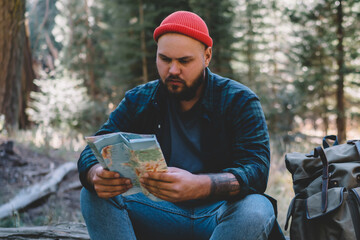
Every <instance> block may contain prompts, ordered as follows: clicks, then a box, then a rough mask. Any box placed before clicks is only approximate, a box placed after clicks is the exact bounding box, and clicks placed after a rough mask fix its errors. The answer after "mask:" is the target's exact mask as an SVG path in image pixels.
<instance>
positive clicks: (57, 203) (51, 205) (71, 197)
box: [0, 138, 83, 227]
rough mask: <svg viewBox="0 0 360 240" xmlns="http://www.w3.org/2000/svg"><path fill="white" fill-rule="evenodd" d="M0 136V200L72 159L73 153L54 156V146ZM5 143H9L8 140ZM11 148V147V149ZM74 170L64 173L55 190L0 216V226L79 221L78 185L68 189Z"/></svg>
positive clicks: (80, 218)
mask: <svg viewBox="0 0 360 240" xmlns="http://www.w3.org/2000/svg"><path fill="white" fill-rule="evenodd" d="M6 142H7V141H5V140H4V139H1V138H0V172H1V174H0V186H1V188H0V204H4V203H6V202H7V201H9V200H10V199H11V198H12V197H14V196H15V195H16V194H17V193H18V192H19V191H20V190H21V189H23V188H26V187H28V186H31V185H33V184H35V183H38V182H40V181H41V180H42V179H43V178H44V177H45V176H46V175H47V174H48V173H50V172H51V171H52V170H54V169H56V168H57V167H58V166H60V165H61V164H63V163H65V162H66V161H76V159H77V156H76V155H77V154H74V153H68V154H65V155H64V154H63V153H62V154H61V155H62V156H58V155H59V154H57V153H56V151H55V150H48V151H45V152H47V153H46V154H44V153H43V150H39V149H35V148H31V147H29V146H24V145H21V144H19V143H16V142H15V143H14V146H13V147H9V145H6ZM8 144H9V143H8ZM11 149H12V151H11ZM78 181H79V180H78V174H77V172H76V171H72V172H70V173H68V174H67V175H66V176H65V177H64V179H63V180H62V182H61V183H60V184H59V186H58V189H57V191H56V194H51V195H49V196H47V197H45V198H42V199H40V200H38V201H36V202H34V203H32V204H31V205H29V206H27V207H26V208H25V209H22V210H20V211H19V212H15V213H14V215H13V216H12V217H7V218H4V219H1V220H0V227H15V226H16V227H18V226H40V225H53V224H57V223H62V222H83V219H82V216H81V212H80V188H79V187H77V188H75V189H70V190H69V189H68V187H69V186H70V185H73V184H75V185H76V182H78Z"/></svg>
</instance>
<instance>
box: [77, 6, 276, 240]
mask: <svg viewBox="0 0 360 240" xmlns="http://www.w3.org/2000/svg"><path fill="white" fill-rule="evenodd" d="M154 39H155V41H156V42H157V44H158V48H157V56H156V65H157V69H158V72H159V75H160V79H159V80H156V81H152V82H149V83H147V84H144V85H141V86H138V87H136V88H134V89H132V90H130V91H128V92H127V93H126V95H125V98H124V99H123V100H122V101H121V103H120V104H119V106H118V107H117V109H116V110H115V111H114V112H112V113H111V115H110V117H109V120H108V121H107V122H106V123H105V124H104V125H103V126H102V128H101V129H100V130H99V131H98V132H97V135H101V134H105V133H111V132H118V131H125V132H135V133H151V134H156V136H157V139H158V141H159V143H160V146H161V148H162V151H163V153H164V156H165V159H166V161H167V164H168V166H169V168H168V172H166V173H155V172H154V173H151V172H150V173H148V174H145V175H144V176H143V177H142V178H141V180H140V181H141V183H142V185H143V186H144V187H145V188H146V189H147V190H148V191H149V192H150V193H152V194H153V195H155V196H156V197H158V198H160V199H162V200H164V201H160V202H154V201H152V200H150V199H148V198H147V197H145V196H144V195H143V194H142V193H141V194H135V195H130V196H126V197H123V196H121V194H122V193H124V192H126V191H127V190H129V189H130V188H131V187H132V183H131V181H130V180H129V179H126V178H122V177H121V176H119V174H118V173H116V172H110V171H106V170H104V169H103V168H102V167H101V166H100V165H99V164H98V162H97V160H96V158H95V157H94V155H93V154H92V152H91V150H90V149H89V147H88V146H87V147H86V148H85V150H84V151H83V152H82V154H81V156H80V159H79V162H78V169H79V173H80V179H81V182H82V184H83V185H84V187H85V188H84V189H83V190H82V193H81V206H82V212H83V215H84V218H85V221H86V224H87V227H88V230H89V234H90V236H91V238H92V239H136V238H138V239H209V238H211V239H247V240H248V239H267V238H268V237H269V234H270V231H271V230H272V229H273V226H274V224H275V223H276V219H275V214H274V209H273V206H272V204H271V203H270V201H269V200H268V198H266V197H265V196H264V195H262V193H263V192H264V191H265V188H266V184H267V179H268V172H269V164H270V160H269V158H270V157H269V138H268V132H267V127H266V123H265V119H264V115H263V111H262V109H261V106H260V103H259V99H258V98H257V96H256V95H255V94H254V93H253V92H251V91H250V90H249V89H248V88H246V87H245V86H243V85H241V84H240V83H237V82H235V81H233V80H229V79H226V78H223V77H221V76H218V75H216V74H213V73H211V72H210V70H209V69H208V66H209V63H210V60H211V56H212V39H211V37H210V36H209V32H208V29H207V26H206V24H205V22H204V21H203V20H202V19H201V18H200V17H199V16H198V15H196V14H194V13H191V12H186V11H179V12H175V13H173V14H171V15H169V16H168V17H167V18H165V19H164V20H163V22H162V23H161V24H160V26H159V27H158V28H156V29H155V31H154Z"/></svg>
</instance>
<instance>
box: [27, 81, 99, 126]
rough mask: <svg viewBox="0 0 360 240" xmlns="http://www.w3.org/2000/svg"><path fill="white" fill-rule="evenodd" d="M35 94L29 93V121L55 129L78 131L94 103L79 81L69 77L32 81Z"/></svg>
mask: <svg viewBox="0 0 360 240" xmlns="http://www.w3.org/2000/svg"><path fill="white" fill-rule="evenodd" d="M35 84H36V85H37V86H38V88H39V92H32V93H31V98H32V101H31V103H30V107H29V109H28V111H27V112H28V114H29V116H30V118H31V120H32V121H34V122H35V123H37V124H40V125H43V126H44V127H45V128H47V127H55V128H59V129H82V128H83V126H82V125H83V122H82V121H81V120H82V119H84V117H83V116H86V115H87V113H88V112H91V111H90V109H91V108H93V107H94V103H93V102H91V101H90V99H89V97H88V95H87V89H86V88H85V87H84V86H83V81H82V80H79V79H74V78H71V77H70V76H69V75H64V76H59V77H56V78H55V79H40V80H35Z"/></svg>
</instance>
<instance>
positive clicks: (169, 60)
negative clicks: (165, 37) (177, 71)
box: [160, 56, 171, 63]
mask: <svg viewBox="0 0 360 240" xmlns="http://www.w3.org/2000/svg"><path fill="white" fill-rule="evenodd" d="M160 59H161V60H162V61H164V62H167V63H169V62H171V58H168V57H165V56H160Z"/></svg>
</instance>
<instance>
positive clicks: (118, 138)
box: [85, 132, 167, 201]
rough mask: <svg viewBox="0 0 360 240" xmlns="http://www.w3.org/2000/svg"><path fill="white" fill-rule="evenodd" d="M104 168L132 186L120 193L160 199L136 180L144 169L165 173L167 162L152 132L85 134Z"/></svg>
mask: <svg viewBox="0 0 360 240" xmlns="http://www.w3.org/2000/svg"><path fill="white" fill-rule="evenodd" d="M85 139H86V141H87V143H88V145H89V146H90V148H91V149H92V151H93V152H94V155H95V156H96V158H97V160H98V161H99V163H100V164H101V165H102V167H103V168H105V169H107V170H109V171H114V172H118V173H119V174H120V175H121V176H122V177H125V178H130V179H131V182H132V184H133V187H132V188H131V189H129V190H128V191H127V192H125V193H123V194H122V195H123V196H128V195H131V194H135V193H139V192H143V193H144V194H145V195H146V196H147V197H149V198H150V199H151V200H154V201H159V200H160V199H158V198H156V197H155V196H153V195H152V194H150V193H149V192H148V191H147V190H146V189H145V188H143V187H142V186H141V184H140V182H139V179H140V178H141V176H142V175H143V174H144V173H146V172H166V171H167V165H166V162H165V159H164V156H163V153H162V151H161V148H160V145H159V143H158V142H157V139H156V136H155V135H143V134H134V133H125V132H117V133H110V134H105V135H99V136H90V137H85Z"/></svg>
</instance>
